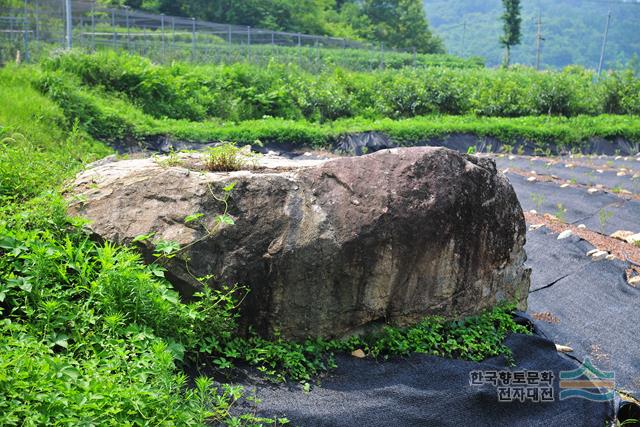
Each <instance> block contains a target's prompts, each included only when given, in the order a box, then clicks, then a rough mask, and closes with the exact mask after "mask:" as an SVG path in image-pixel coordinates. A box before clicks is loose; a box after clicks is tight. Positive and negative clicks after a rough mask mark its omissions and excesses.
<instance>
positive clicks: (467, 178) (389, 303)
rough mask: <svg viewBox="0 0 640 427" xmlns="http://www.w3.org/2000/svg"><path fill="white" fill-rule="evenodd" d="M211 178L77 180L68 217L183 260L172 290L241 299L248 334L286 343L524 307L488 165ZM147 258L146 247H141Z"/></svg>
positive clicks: (425, 158) (510, 215)
mask: <svg viewBox="0 0 640 427" xmlns="http://www.w3.org/2000/svg"><path fill="white" fill-rule="evenodd" d="M260 163H262V164H269V163H270V164H271V165H270V166H268V167H262V168H258V169H255V170H252V171H238V172H232V173H206V172H196V171H190V170H188V169H185V168H182V167H162V166H160V165H158V164H157V163H156V162H154V161H153V160H151V159H144V160H128V161H120V162H115V163H111V164H106V165H102V166H98V167H95V168H93V169H90V170H88V171H86V172H85V173H83V174H81V175H80V176H79V177H78V179H77V182H76V190H75V191H76V193H78V194H82V195H83V196H84V197H82V199H83V202H82V203H76V204H74V205H72V206H71V212H72V213H74V214H79V215H84V216H86V217H88V218H89V219H91V220H92V221H93V223H92V225H91V227H92V228H93V231H94V232H95V233H96V234H97V235H99V236H101V237H102V238H104V239H107V240H113V241H117V242H121V243H127V242H130V241H131V240H132V239H133V238H134V237H135V236H137V235H140V234H145V233H149V232H155V233H156V238H161V239H164V240H175V241H177V242H179V243H181V244H182V245H188V244H190V243H192V242H194V241H196V240H199V239H202V240H201V241H199V242H198V243H196V244H194V245H192V246H191V247H189V249H188V250H187V251H186V255H187V256H188V258H189V260H190V261H189V263H188V265H189V270H190V273H189V272H187V269H186V266H185V262H184V261H182V260H180V259H177V258H176V259H173V260H171V261H170V262H169V264H168V269H169V272H168V274H167V277H168V278H169V279H170V280H171V282H172V283H173V284H174V286H175V287H176V288H177V289H178V290H179V291H180V292H181V293H182V294H183V295H184V296H185V297H189V296H190V295H191V294H192V293H193V292H194V291H195V289H196V288H197V283H196V282H195V281H194V280H193V279H192V275H193V276H204V275H207V274H215V275H216V277H217V278H218V279H219V280H220V281H221V282H226V283H240V284H244V285H246V286H247V287H248V288H249V289H250V292H249V295H248V296H247V298H246V299H245V300H244V302H243V304H242V306H241V310H242V318H241V322H242V325H243V326H248V325H252V326H253V327H254V328H255V329H256V330H257V331H258V332H260V333H262V334H265V335H268V334H271V333H272V332H274V331H275V330H279V331H281V333H282V334H283V335H284V336H286V337H290V338H304V337H307V336H322V337H337V336H342V335H345V334H348V333H352V332H354V331H356V330H358V329H360V328H362V327H365V326H366V325H367V324H370V323H372V322H378V321H387V322H390V323H392V324H398V325H407V324H410V323H414V322H417V321H419V320H420V319H422V318H423V317H425V316H426V315H432V314H440V315H445V316H460V315H467V314H472V313H476V312H478V311H479V310H481V309H484V308H487V307H490V306H492V305H495V304H496V303H498V302H499V301H503V300H518V301H519V303H520V306H521V308H524V306H525V305H526V297H527V292H528V289H529V271H528V270H526V269H525V267H524V261H525V259H526V255H525V253H524V249H523V245H524V240H525V222H524V216H523V214H522V209H521V208H520V204H519V203H518V201H517V199H516V195H515V193H514V191H513V189H512V188H511V185H510V184H509V183H508V181H507V180H506V178H504V177H503V176H502V175H500V174H498V173H497V172H496V168H495V165H494V163H493V161H491V160H488V159H479V158H476V157H472V156H466V155H460V154H458V153H456V152H454V151H451V150H447V149H441V148H426V147H422V148H405V149H393V150H384V151H381V152H377V153H375V154H371V155H367V156H363V157H348V158H339V159H334V160H329V161H315V162H314V161H310V162H301V163H297V162H294V163H291V162H290V161H288V162H285V161H279V160H273V159H271V160H269V159H264V160H262V161H261V162H260ZM230 183H235V184H236V186H235V189H234V191H233V193H232V196H231V199H230V201H229V206H230V210H229V214H230V215H231V216H232V217H233V218H234V219H235V221H236V224H235V225H233V226H225V227H223V228H221V229H217V230H216V231H214V232H213V233H212V234H211V235H208V236H207V233H206V231H205V228H204V227H203V226H202V225H201V224H197V223H185V221H184V218H185V217H186V216H188V215H190V214H194V213H198V212H199V213H203V214H204V215H205V216H204V217H203V225H205V226H206V227H207V228H208V229H209V230H211V229H214V228H215V223H214V218H215V216H216V215H218V214H220V213H221V211H222V208H223V206H222V204H221V203H220V202H219V201H217V200H216V199H215V198H214V195H217V196H219V195H220V194H221V193H222V188H223V187H225V186H226V185H228V184H230ZM145 251H146V255H147V256H148V257H149V259H150V253H151V248H146V249H145Z"/></svg>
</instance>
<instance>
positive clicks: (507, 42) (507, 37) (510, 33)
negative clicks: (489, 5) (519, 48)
mask: <svg viewBox="0 0 640 427" xmlns="http://www.w3.org/2000/svg"><path fill="white" fill-rule="evenodd" d="M502 5H503V6H504V13H503V14H502V16H501V17H500V19H502V22H503V31H504V34H503V35H502V37H500V44H501V45H502V46H504V48H505V49H506V51H505V57H504V65H505V66H507V67H508V66H509V63H510V62H511V47H512V46H516V45H518V44H520V38H521V35H522V34H521V32H520V24H521V23H522V18H521V17H520V0H502Z"/></svg>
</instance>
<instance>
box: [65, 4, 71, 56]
mask: <svg viewBox="0 0 640 427" xmlns="http://www.w3.org/2000/svg"><path fill="white" fill-rule="evenodd" d="M64 14H65V28H66V40H65V41H66V45H67V46H66V47H67V50H71V46H72V42H71V37H72V36H71V31H72V27H71V0H65V2H64Z"/></svg>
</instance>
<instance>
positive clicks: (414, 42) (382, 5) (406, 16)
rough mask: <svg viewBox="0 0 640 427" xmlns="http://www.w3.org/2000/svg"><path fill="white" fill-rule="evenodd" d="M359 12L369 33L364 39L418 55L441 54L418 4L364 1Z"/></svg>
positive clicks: (410, 0) (418, 1)
mask: <svg viewBox="0 0 640 427" xmlns="http://www.w3.org/2000/svg"><path fill="white" fill-rule="evenodd" d="M362 10H363V12H364V14H365V15H366V16H367V17H368V19H369V20H370V21H371V24H372V30H373V33H370V34H362V36H363V37H364V38H366V39H368V40H372V41H373V40H377V41H381V42H384V43H385V44H386V45H387V46H389V47H397V48H405V49H407V48H409V49H412V48H415V49H416V51H417V52H420V53H442V52H444V45H443V43H442V40H441V39H440V38H439V37H437V36H434V35H433V34H432V33H431V30H430V28H429V23H428V22H427V15H426V13H425V9H424V3H423V2H422V0H364V1H363V4H362Z"/></svg>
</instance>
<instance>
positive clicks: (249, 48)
mask: <svg viewBox="0 0 640 427" xmlns="http://www.w3.org/2000/svg"><path fill="white" fill-rule="evenodd" d="M250 61H251V27H249V26H247V62H250Z"/></svg>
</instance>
